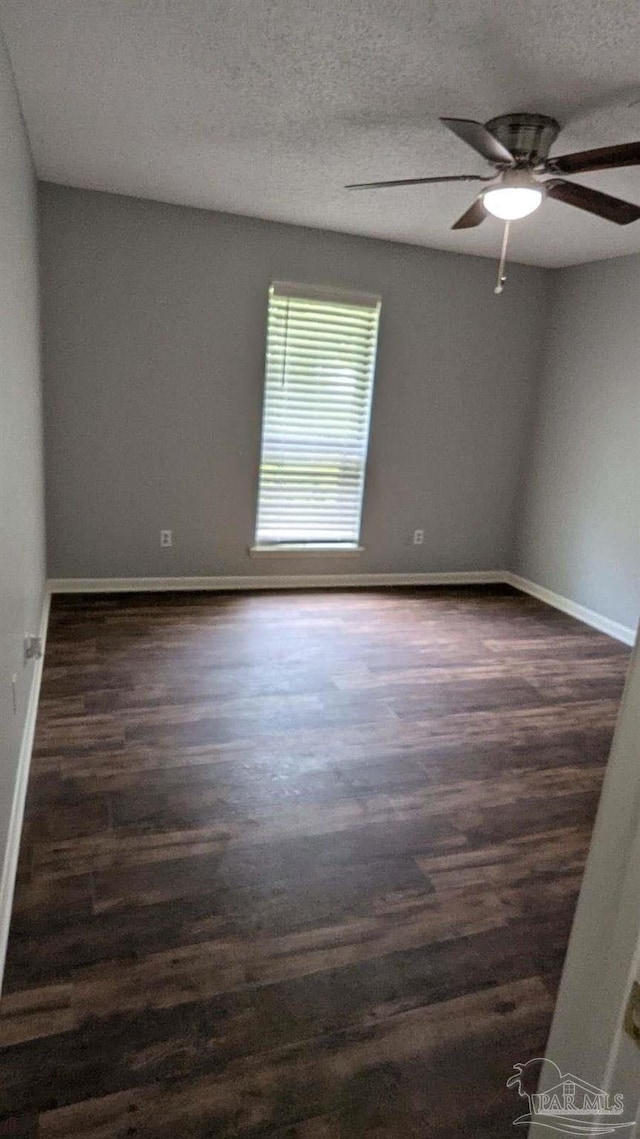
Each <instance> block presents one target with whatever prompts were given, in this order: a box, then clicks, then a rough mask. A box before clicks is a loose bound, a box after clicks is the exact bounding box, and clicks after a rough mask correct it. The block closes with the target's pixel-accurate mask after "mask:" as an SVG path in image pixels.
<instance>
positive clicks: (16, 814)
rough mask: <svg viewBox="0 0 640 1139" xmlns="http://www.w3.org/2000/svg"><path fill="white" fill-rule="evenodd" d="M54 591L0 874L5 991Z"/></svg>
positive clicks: (43, 623) (0, 963) (46, 602)
mask: <svg viewBox="0 0 640 1139" xmlns="http://www.w3.org/2000/svg"><path fill="white" fill-rule="evenodd" d="M50 602H51V593H50V590H49V588H47V589H46V591H45V595H44V599H43V603H42V615H41V618H40V630H39V636H40V640H41V644H42V655H41V656H40V657H39V658H38V659H37V660H36V661H35V662H34V667H33V675H32V677H31V690H30V692H29V700H28V702H27V713H26V716H25V721H24V729H23V732H22V742H21V745H20V754H19V756H18V767H17V771H16V781H15V784H14V788H13V802H12V804H11V817H10V820H9V834H8V836H7V845H6V848H5V852H4V862H3V865H2V873H1V876H0V993H1V992H2V978H3V974H4V963H5V958H6V955H7V942H8V940H9V926H10V924H11V909H12V906H13V891H14V887H15V882H16V872H17V869H18V856H19V854H20V839H21V837H22V820H23V818H24V806H25V801H26V798H27V785H28V782H29V768H30V767H31V752H32V750H33V738H34V735H35V730H36V720H37V717H38V700H39V698H40V682H41V680H42V666H43V663H44V652H45V647H46V643H47V629H48V625H49V608H50Z"/></svg>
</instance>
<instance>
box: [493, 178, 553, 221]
mask: <svg viewBox="0 0 640 1139" xmlns="http://www.w3.org/2000/svg"><path fill="white" fill-rule="evenodd" d="M541 202H542V190H541V189H540V187H539V186H537V185H536V183H535V182H533V181H532V179H531V176H530V175H528V174H524V173H523V174H518V173H517V172H513V173H508V174H505V175H504V177H503V179H502V182H501V183H500V185H499V186H494V187H492V189H490V190H485V192H484V194H483V196H482V204H483V206H484V208H485V209H486V210H488V211H489V213H490V214H493V216H494V217H496V218H501V219H502V221H517V220H518V219H519V218H526V217H527V216H528V214H532V213H533V211H534V210H537V208H538V206H539V205H540V204H541Z"/></svg>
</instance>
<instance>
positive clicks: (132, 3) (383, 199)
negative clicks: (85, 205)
mask: <svg viewBox="0 0 640 1139" xmlns="http://www.w3.org/2000/svg"><path fill="white" fill-rule="evenodd" d="M0 14H1V21H2V25H3V27H4V31H5V34H6V37H7V40H8V44H9V50H10V54H11V58H12V61H13V66H14V69H15V73H16V78H17V82H18V87H19V91H20V95H21V98H22V103H23V108H24V113H25V117H26V121H27V125H28V129H29V132H30V135H31V141H32V145H33V152H34V156H35V161H36V165H37V169H38V173H39V175H40V177H41V178H44V179H48V180H51V181H54V182H63V183H66V184H70V185H73V186H83V187H89V188H92V189H101V190H111V191H116V192H119V193H123V194H132V195H136V196H139V197H149V198H157V199H160V200H164V201H169V202H182V203H185V204H187V205H194V206H204V207H208V208H211V209H218V210H228V211H230V212H233V213H243V214H253V215H255V216H257V217H264V218H273V219H277V220H281V221H288V222H296V223H299V224H303V225H311V226H322V227H326V228H330V229H336V230H344V231H347V232H350V233H362V234H370V235H372V236H376V237H383V238H392V239H396V240H399V241H409V242H413V243H416V244H420V245H428V246H434V247H437V248H441V249H452V250H458V251H460V252H467V253H479V254H484V255H491V256H495V255H496V253H497V251H498V249H499V243H500V235H501V225H500V223H499V222H497V221H496V220H495V219H491V220H488V221H487V222H485V223H484V224H483V225H482V226H481V227H480V228H479V229H478V230H474V231H466V232H458V233H452V232H451V231H450V229H449V226H450V225H451V223H452V221H453V220H454V219H455V218H456V217H457V216H458V215H459V214H460V213H461V212H462V211H463V209H465V207H466V206H467V205H468V204H469V202H470V200H471V198H472V196H473V195H474V193H475V190H474V186H473V184H471V185H469V186H465V185H464V184H463V185H461V186H460V185H458V186H455V185H454V186H453V187H446V186H445V187H437V186H434V187H416V188H412V189H405V190H384V191H383V190H379V191H368V192H364V191H363V192H361V193H349V192H347V191H345V190H343V189H342V186H343V185H344V183H345V182H352V181H368V180H372V179H383V178H403V177H413V176H422V175H429V174H443V173H466V172H469V171H470V172H475V171H478V172H485V171H486V168H485V167H484V164H483V162H482V160H481V159H476V158H475V156H474V154H473V152H472V151H471V150H468V149H467V148H466V147H465V146H464V144H463V143H461V142H460V141H459V140H457V139H456V138H455V137H454V136H453V135H451V134H449V133H448V132H447V131H446V130H445V128H444V127H442V126H441V125H440V124H439V123H438V116H439V115H450V116H457V117H468V118H477V119H480V120H487V119H489V118H491V117H493V116H494V115H497V114H502V113H505V112H508V111H515V110H526V111H538V112H542V113H544V114H551V115H553V116H555V117H556V118H557V119H559V120H560V122H561V123H562V124H563V126H564V130H563V133H562V135H561V137H560V140H559V142H558V143H557V144H556V153H563V152H567V151H571V150H577V149H583V148H586V147H593V146H602V145H605V144H609V143H617V142H625V141H630V140H632V139H636V138H640V5H639V4H638V0H1V5H0ZM574 180H575V181H582V182H584V183H585V184H590V185H593V186H597V187H599V188H601V189H603V190H607V191H610V192H614V193H618V194H619V195H620V196H622V197H625V196H626V197H628V198H630V199H631V200H634V201H637V202H640V167H638V168H637V169H627V170H623V171H621V172H620V173H615V174H611V173H607V174H598V175H595V174H594V175H591V176H590V177H584V178H575V179H574ZM513 234H514V237H513V250H512V252H513V257H514V258H515V259H517V260H520V261H525V262H531V263H536V264H542V265H567V264H573V263H576V262H580V261H589V260H592V259H595V258H601V257H610V256H614V255H616V254H622V253H630V252H636V251H640V222H637V223H636V224H635V225H631V226H628V227H618V226H615V225H612V224H611V223H609V222H606V221H603V220H600V219H598V218H595V217H590V216H589V215H587V214H584V213H581V212H579V211H578V210H574V209H570V208H569V207H568V206H565V205H562V204H561V203H558V202H551V201H548V202H545V203H544V204H543V206H542V208H541V209H540V210H539V211H538V213H537V214H535V215H534V216H532V217H531V218H528V219H525V220H524V221H521V222H518V223H517V225H515V226H514V227H513Z"/></svg>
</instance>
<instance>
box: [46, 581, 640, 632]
mask: <svg viewBox="0 0 640 1139" xmlns="http://www.w3.org/2000/svg"><path fill="white" fill-rule="evenodd" d="M402 585H404V586H411V585H413V586H421V585H512V586H513V587H514V589H519V590H521V592H522V593H528V594H530V595H531V597H537V598H538V600H539V601H544V602H545V603H546V604H547V605H551V606H552V607H553V608H554V609H560V610H561V611H562V612H563V613H568V614H569V616H571V617H576V618H577V619H578V621H584V623H585V624H586V625H591V626H592V628H594V629H598V630H599V631H600V632H601V633H607V635H608V636H610V637H614V638H615V640H617V641H622V642H623V643H624V644H625V645H632V644H633V643H634V641H635V636H636V630H635V629H633V628H631V627H629V626H627V625H621V624H620V623H619V622H618V621H612V620H611V618H609V617H605V616H603V614H602V613H596V612H595V611H594V610H593V609H587V608H586V606H584V605H578V603H577V602H576V601H571V600H570V599H569V598H568V597H562V596H561V595H560V594H559V593H553V592H552V591H551V590H550V589H545V588H544V586H542V585H536V584H535V582H533V581H528V580H527V579H526V578H524V577H520V576H519V575H518V574H515V573H511V572H510V571H509V570H463V571H460V572H453V573H336V574H258V575H248V574H246V575H244V574H238V575H234V576H227V577H223V576H220V577H68V578H65V577H54V578H51V579H50V581H49V590H50V592H51V593H165V592H170V591H172V590H175V591H179V592H182V591H185V590H210V591H212V592H227V591H240V590H260V589H356V588H359V589H367V588H369V589H370V588H371V587H372V586H388V587H392V586H402Z"/></svg>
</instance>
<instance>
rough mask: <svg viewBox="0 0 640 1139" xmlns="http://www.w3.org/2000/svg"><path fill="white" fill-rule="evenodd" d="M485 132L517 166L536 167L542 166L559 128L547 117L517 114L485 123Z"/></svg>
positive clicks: (523, 113)
mask: <svg viewBox="0 0 640 1139" xmlns="http://www.w3.org/2000/svg"><path fill="white" fill-rule="evenodd" d="M485 126H486V128H487V130H488V131H490V132H491V134H492V135H493V136H494V138H497V139H498V140H499V141H500V142H501V143H502V144H503V146H506V148H507V150H510V151H511V153H512V155H513V157H514V158H515V160H516V162H517V163H518V164H522V165H527V166H536V165H537V164H538V163H539V162H542V161H543V160H544V159H545V158H546V157H547V155H548V154H549V150H550V148H551V146H552V144H553V143H554V142H555V140H556V138H557V137H558V134H559V133H560V124H559V123H557V122H556V120H555V119H550V118H548V117H547V116H546V115H530V114H527V113H526V112H524V111H522V112H516V113H515V114H512V115H498V117H497V118H495V119H490V120H489V122H488V123H485Z"/></svg>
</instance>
